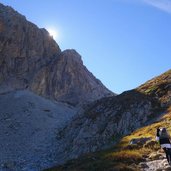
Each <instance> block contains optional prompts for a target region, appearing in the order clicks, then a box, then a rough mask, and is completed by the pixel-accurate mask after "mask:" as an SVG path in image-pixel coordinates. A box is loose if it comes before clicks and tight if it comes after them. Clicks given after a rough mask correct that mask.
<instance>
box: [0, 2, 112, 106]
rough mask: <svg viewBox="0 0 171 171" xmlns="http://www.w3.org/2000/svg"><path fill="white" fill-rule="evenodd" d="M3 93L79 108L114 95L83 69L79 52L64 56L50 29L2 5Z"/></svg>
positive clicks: (0, 55)
mask: <svg viewBox="0 0 171 171" xmlns="http://www.w3.org/2000/svg"><path fill="white" fill-rule="evenodd" d="M0 11H1V13H0V93H4V92H8V91H12V90H16V89H29V90H31V91H33V92H35V93H36V94H38V95H41V96H44V97H47V98H49V99H53V100H58V101H61V102H67V103H69V104H72V105H79V104H83V103H87V102H91V101H94V100H97V99H99V98H102V97H106V96H111V95H114V94H113V93H112V92H111V91H109V90H108V89H107V88H106V87H105V86H104V85H103V84H102V83H101V82H100V81H99V80H98V79H96V78H95V77H94V76H93V74H92V73H90V72H89V71H88V70H87V68H86V67H85V66H84V65H83V62H82V60H81V56H80V55H79V54H78V53H77V52H76V51H75V50H65V51H63V52H61V50H60V48H59V46H58V44H57V43H56V42H55V41H54V40H53V38H52V37H51V36H50V35H49V33H48V31H47V30H46V29H39V28H38V27H37V26H36V25H35V24H33V23H31V22H29V21H27V20H26V18H25V17H24V16H22V15H21V14H19V13H18V12H16V11H15V10H13V9H12V8H11V7H8V6H4V5H2V4H0Z"/></svg>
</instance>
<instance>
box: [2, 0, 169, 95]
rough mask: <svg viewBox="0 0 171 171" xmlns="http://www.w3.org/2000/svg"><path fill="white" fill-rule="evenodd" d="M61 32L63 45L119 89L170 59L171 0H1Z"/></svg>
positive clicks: (154, 73)
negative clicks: (76, 52)
mask: <svg viewBox="0 0 171 171" xmlns="http://www.w3.org/2000/svg"><path fill="white" fill-rule="evenodd" d="M1 3H3V4H5V5H10V6H12V7H13V8H15V10H17V11H18V12H20V13H22V14H23V15H25V16H26V18H27V19H28V20H29V21H31V22H33V23H35V24H36V25H38V26H39V27H41V28H42V27H44V28H53V29H56V30H57V32H58V36H57V38H56V41H57V43H58V44H59V46H60V48H61V49H62V50H65V49H70V48H71V49H72V48H73V49H76V50H77V51H78V53H80V54H81V56H82V59H83V62H84V65H85V66H86V67H87V68H88V69H89V70H90V71H91V72H92V73H93V74H94V75H95V76H96V77H97V78H98V79H100V80H101V81H102V82H103V84H104V85H105V86H106V87H107V88H109V89H110V90H112V91H113V92H115V93H121V92H123V91H126V90H129V89H133V88H136V87H137V86H139V85H140V84H142V83H144V82H145V81H147V80H149V79H151V78H152V77H155V76H157V75H159V74H161V73H163V72H165V71H167V70H168V69H170V68H171V67H170V64H171V0H84V1H81V0H28V1H21V0H1Z"/></svg>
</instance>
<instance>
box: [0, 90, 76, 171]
mask: <svg viewBox="0 0 171 171" xmlns="http://www.w3.org/2000/svg"><path fill="white" fill-rule="evenodd" d="M76 112H77V110H76V108H74V107H72V106H69V105H67V104H63V103H59V102H53V101H50V100H48V99H44V98H42V97H40V96H38V95H35V94H34V93H32V92H29V91H27V90H18V91H12V92H9V93H3V94H0V121H1V124H0V130H1V131H0V147H1V155H0V170H6V169H7V170H10V171H11V170H16V171H18V170H24V169H25V170H32V169H34V170H39V169H43V168H46V167H49V166H52V165H54V163H56V153H57V150H56V148H57V144H58V142H57V141H56V131H57V130H58V129H59V128H61V127H63V126H64V125H65V124H67V123H68V122H69V121H70V119H71V118H72V117H73V116H74V115H75V114H76Z"/></svg>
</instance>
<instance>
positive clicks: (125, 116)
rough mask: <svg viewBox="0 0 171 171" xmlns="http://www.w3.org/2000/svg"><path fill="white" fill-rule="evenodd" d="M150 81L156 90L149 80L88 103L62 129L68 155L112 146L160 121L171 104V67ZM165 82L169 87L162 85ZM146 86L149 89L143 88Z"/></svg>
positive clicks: (75, 156)
mask: <svg viewBox="0 0 171 171" xmlns="http://www.w3.org/2000/svg"><path fill="white" fill-rule="evenodd" d="M164 78H165V79H164ZM150 82H151V83H153V84H152V85H151V86H152V87H155V90H154V89H153V91H150V90H151V86H150V84H149V82H147V83H146V84H144V85H143V86H140V87H138V88H137V89H134V90H130V91H127V92H124V93H122V94H121V95H118V96H116V97H108V98H103V99H101V100H98V101H96V102H94V103H92V104H90V105H89V106H87V108H86V109H85V111H83V112H82V113H80V115H79V116H77V117H76V118H75V119H73V120H72V122H71V123H70V124H69V125H68V126H66V127H65V128H64V129H62V130H61V131H60V132H59V133H58V139H59V140H61V144H62V148H61V149H65V152H66V153H67V156H66V158H67V159H69V158H77V157H78V156H80V155H82V154H84V153H88V152H94V151H97V150H101V149H105V148H107V147H111V146H112V145H114V144H115V143H116V142H117V141H118V140H120V138H122V137H123V136H124V135H127V134H129V133H131V132H132V131H134V130H136V129H137V128H140V127H142V126H144V125H147V124H150V123H152V122H154V121H156V120H157V118H158V117H159V116H161V115H162V114H163V112H164V111H165V110H166V109H167V107H169V106H170V99H171V96H170V92H171V89H170V85H171V70H170V71H168V72H166V73H165V74H163V75H161V76H159V77H157V78H154V79H152V80H150ZM163 85H164V87H165V89H162V88H161V87H163ZM145 86H146V89H142V87H145ZM148 88H149V90H148ZM146 92H148V94H147V93H146ZM159 95H160V96H159ZM163 99H164V100H163ZM66 139H67V141H66ZM64 142H65V144H64Z"/></svg>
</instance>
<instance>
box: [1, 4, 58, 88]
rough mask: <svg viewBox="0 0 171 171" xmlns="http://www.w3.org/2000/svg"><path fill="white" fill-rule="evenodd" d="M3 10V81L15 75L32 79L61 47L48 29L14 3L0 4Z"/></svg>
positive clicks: (23, 78) (21, 78) (16, 78)
mask: <svg viewBox="0 0 171 171" xmlns="http://www.w3.org/2000/svg"><path fill="white" fill-rule="evenodd" d="M0 11H1V13H0V74H1V75H0V82H1V83H2V82H3V81H7V80H8V79H11V78H12V79H13V80H17V81H19V80H20V82H21V81H23V82H24V81H25V83H26V82H29V81H30V77H31V76H32V75H34V73H35V71H36V70H39V68H41V67H42V66H43V65H45V64H47V63H48V62H50V61H51V60H52V58H54V57H56V56H57V55H58V54H59V53H60V52H61V51H60V49H59V47H58V45H57V44H56V43H55V41H54V40H53V39H52V37H50V36H49V33H48V32H47V31H46V30H45V29H38V27H37V26H36V25H34V24H32V23H30V22H28V21H27V20H26V19H25V17H24V16H22V15H20V14H18V13H17V12H16V11H14V10H13V9H12V8H10V7H5V6H3V5H2V4H0ZM17 81H16V84H17ZM13 83H14V85H11V86H14V87H15V81H14V82H13Z"/></svg>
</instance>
